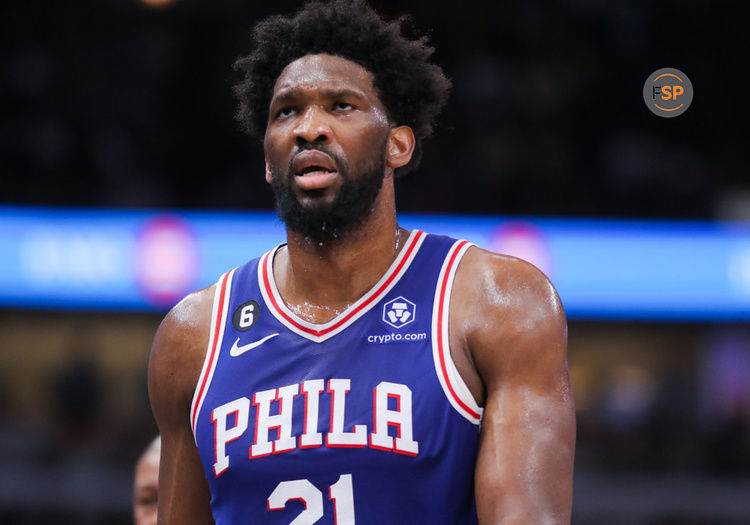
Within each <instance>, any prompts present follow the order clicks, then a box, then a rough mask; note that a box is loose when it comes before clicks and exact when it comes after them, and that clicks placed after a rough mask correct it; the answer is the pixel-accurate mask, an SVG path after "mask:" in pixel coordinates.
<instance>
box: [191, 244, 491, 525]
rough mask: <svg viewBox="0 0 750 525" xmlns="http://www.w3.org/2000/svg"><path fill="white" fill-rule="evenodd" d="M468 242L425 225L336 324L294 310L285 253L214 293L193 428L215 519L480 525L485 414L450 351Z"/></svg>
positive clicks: (243, 271) (252, 266) (299, 524)
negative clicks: (457, 283)
mask: <svg viewBox="0 0 750 525" xmlns="http://www.w3.org/2000/svg"><path fill="white" fill-rule="evenodd" d="M470 246H471V244H470V243H468V242H467V241H456V240H454V239H450V238H448V237H442V236H436V235H427V234H425V233H424V232H422V231H419V230H414V231H413V232H412V233H411V235H410V237H409V240H408V242H407V243H406V245H405V246H404V247H403V248H402V250H401V252H400V253H399V255H398V257H397V258H396V260H395V261H394V262H393V264H392V265H391V266H390V268H389V269H388V271H387V272H386V273H385V274H384V275H383V277H382V278H381V279H380V281H379V282H378V283H377V284H376V285H375V286H374V287H373V288H372V289H371V290H370V291H368V292H367V293H366V294H365V295H364V296H363V297H362V298H361V299H359V300H358V301H357V302H356V303H354V304H352V305H351V306H350V307H349V308H347V309H346V310H345V311H344V312H342V313H340V314H339V315H337V316H336V317H335V318H334V319H332V320H331V321H329V322H327V323H325V324H313V323H309V322H307V321H305V320H303V319H300V318H299V317H297V316H296V315H295V314H294V313H293V312H292V311H291V310H290V309H289V308H287V306H286V305H285V303H284V301H283V299H282V298H281V296H280V294H279V291H278V289H277V287H276V284H275V281H274V277H273V271H272V268H273V257H274V253H276V250H278V248H277V249H275V250H271V251H270V252H268V253H266V254H264V255H263V256H262V257H260V258H258V259H255V260H252V261H250V262H248V263H247V264H245V265H243V266H240V267H239V268H236V269H234V270H232V271H230V272H227V273H226V274H224V275H223V276H222V277H221V279H220V280H219V282H218V284H217V286H216V294H215V299H214V305H213V314H212V319H211V333H210V338H209V344H208V348H207V351H206V358H205V362H204V365H203V369H202V371H201V374H200V377H199V380H198V384H197V386H196V391H195V395H194V397H193V402H192V406H191V413H190V418H191V425H192V428H193V432H194V435H195V440H196V443H197V445H198V450H199V452H200V458H201V462H202V464H203V467H204V469H205V473H206V477H207V479H208V484H209V486H210V490H211V508H212V511H213V515H214V519H215V520H216V523H217V524H220V525H222V524H237V523H253V524H254V523H273V524H284V525H286V524H291V523H293V524H294V525H303V524H312V523H316V524H331V525H333V524H336V525H344V524H347V525H348V524H354V523H357V524H360V525H365V524H370V523H372V524H401V523H429V524H451V525H455V524H475V523H476V522H477V518H476V510H475V505H474V466H475V462H476V455H477V443H478V436H479V424H480V421H481V417H482V409H481V408H480V407H479V406H477V404H476V402H475V400H474V398H473V397H472V395H471V394H470V392H469V390H468V388H467V387H466V385H465V384H464V382H463V381H462V379H461V377H460V375H459V374H458V371H457V370H456V367H455V365H454V363H453V361H452V359H451V356H450V349H449V347H448V316H449V307H450V304H449V299H450V293H451V287H452V284H453V280H454V276H455V272H456V268H457V267H458V264H459V262H460V260H461V257H462V256H463V255H464V253H465V252H466V250H467V249H468V248H469V247H470Z"/></svg>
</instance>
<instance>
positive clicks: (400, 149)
mask: <svg viewBox="0 0 750 525" xmlns="http://www.w3.org/2000/svg"><path fill="white" fill-rule="evenodd" d="M413 153H414V132H413V131H412V129H411V128H410V127H409V126H397V127H395V128H392V129H391V131H390V132H389V134H388V145H387V147H386V151H385V161H386V165H387V166H388V167H389V168H393V169H396V168H401V167H402V166H406V165H407V164H409V161H410V160H411V156H412V154H413Z"/></svg>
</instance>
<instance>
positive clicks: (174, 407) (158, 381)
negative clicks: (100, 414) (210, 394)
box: [148, 316, 213, 524]
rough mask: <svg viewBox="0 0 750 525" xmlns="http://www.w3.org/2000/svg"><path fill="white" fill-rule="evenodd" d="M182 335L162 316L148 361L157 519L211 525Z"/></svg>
mask: <svg viewBox="0 0 750 525" xmlns="http://www.w3.org/2000/svg"><path fill="white" fill-rule="evenodd" d="M182 332H183V331H182V330H180V326H178V325H176V323H174V322H173V321H172V320H170V318H169V316H168V317H167V319H165V321H164V322H163V323H162V326H160V328H159V331H158V332H157V335H156V337H155V339H154V344H153V347H152V350H151V358H150V360H149V373H148V375H149V378H148V380H149V397H150V399H151V407H152V410H153V412H154V417H155V418H156V422H157V424H158V426H159V432H160V433H161V436H162V447H161V461H160V465H159V511H158V518H159V523H167V524H169V523H179V524H183V523H195V524H204V523H213V518H212V515H211V509H210V495H209V489H208V483H207V481H206V478H205V474H204V472H203V467H202V464H201V462H200V457H199V455H198V449H197V447H196V445H195V441H194V438H193V433H192V429H191V427H190V416H189V412H190V398H191V397H192V390H193V389H194V385H195V379H194V377H193V376H194V370H192V368H194V367H195V366H194V364H192V365H191V363H190V361H191V360H190V359H189V358H188V359H185V357H186V352H185V349H186V348H187V345H189V344H190V343H191V342H190V341H184V340H182V339H183V338H185V337H186V335H185V334H184V333H182ZM188 335H189V334H188ZM193 344H194V342H193ZM191 385H192V387H191Z"/></svg>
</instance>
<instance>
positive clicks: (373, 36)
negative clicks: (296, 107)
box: [234, 0, 451, 176]
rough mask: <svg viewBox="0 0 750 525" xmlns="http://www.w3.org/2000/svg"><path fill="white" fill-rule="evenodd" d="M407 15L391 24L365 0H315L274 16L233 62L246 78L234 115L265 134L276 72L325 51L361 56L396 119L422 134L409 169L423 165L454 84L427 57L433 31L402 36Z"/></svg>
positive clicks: (250, 129)
mask: <svg viewBox="0 0 750 525" xmlns="http://www.w3.org/2000/svg"><path fill="white" fill-rule="evenodd" d="M405 20H407V17H406V16H401V17H400V18H398V19H396V20H393V21H391V22H385V21H384V20H382V19H381V18H380V16H379V15H378V14H377V13H376V12H375V11H374V10H373V9H372V8H371V7H370V6H368V5H367V4H366V3H365V2H364V1H363V0H332V1H330V2H325V3H323V2H318V1H312V2H309V3H307V4H305V6H304V7H303V8H302V9H301V10H300V11H299V12H297V13H296V14H295V15H294V16H292V17H285V16H278V15H277V16H271V17H269V18H266V19H264V20H262V21H261V22H259V23H258V24H257V25H256V26H255V29H254V31H253V44H254V46H253V50H252V52H251V53H250V54H249V55H247V56H244V57H240V58H239V59H237V61H236V62H235V63H234V69H235V71H237V72H238V73H240V74H241V75H242V80H241V81H240V82H239V83H238V84H236V85H235V86H234V92H235V95H236V96H237V99H238V101H239V108H238V110H237V113H236V118H237V120H238V121H239V123H240V124H241V125H242V127H243V129H244V130H245V131H246V132H247V133H249V134H250V135H252V136H254V137H257V138H260V139H262V138H263V136H264V135H265V130H266V125H267V123H268V110H269V105H270V102H271V97H272V94H273V88H274V85H275V83H276V80H277V78H278V77H279V75H280V74H281V72H282V71H283V70H284V68H285V67H286V66H287V65H288V64H290V63H291V62H293V61H295V60H297V59H298V58H301V57H303V56H306V55H314V54H320V53H327V54H330V55H335V56H339V57H342V58H346V59H347V60H351V61H352V62H356V63H357V64H359V65H361V66H362V67H363V68H365V69H366V70H367V71H369V72H370V73H371V74H372V75H373V82H374V87H375V90H376V92H377V94H378V96H379V98H380V100H381V102H382V103H383V105H384V106H385V108H386V111H387V113H388V118H389V120H390V121H391V122H392V123H394V124H395V125H398V126H401V125H406V126H409V127H410V128H411V129H412V130H413V131H414V135H415V139H416V144H415V148H414V154H413V156H412V159H411V161H410V162H409V164H407V165H406V166H403V167H401V168H398V169H397V170H396V175H397V176H400V175H403V174H405V173H407V172H409V171H411V170H413V169H414V168H416V167H417V166H418V165H419V162H420V160H421V158H422V141H423V140H424V139H425V138H427V137H429V136H430V135H431V134H432V129H433V126H434V124H435V118H436V116H437V115H438V113H439V112H440V110H441V109H442V108H443V106H444V105H445V102H446V99H447V98H448V92H449V90H450V87H451V83H450V81H449V80H448V79H447V78H446V76H445V74H444V73H443V70H442V69H441V68H440V67H438V66H436V65H435V64H432V63H430V62H428V59H429V57H430V56H431V55H432V53H433V51H434V49H433V48H432V47H430V46H429V45H428V42H427V37H425V36H422V37H420V38H416V39H410V38H408V37H405V36H403V31H402V27H403V24H404V21H405Z"/></svg>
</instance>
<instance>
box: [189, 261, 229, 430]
mask: <svg viewBox="0 0 750 525" xmlns="http://www.w3.org/2000/svg"><path fill="white" fill-rule="evenodd" d="M235 270H236V268H235V269H234V270H230V271H228V272H227V273H225V274H224V275H222V276H221V278H219V281H218V282H217V283H216V290H215V292H214V303H213V308H212V310H211V326H210V332H209V336H208V345H207V346H206V357H205V358H204V360H203V368H202V369H201V373H200V375H199V376H198V382H197V383H196V385H195V392H194V393H193V401H192V403H191V404H190V427H191V428H192V430H193V438H196V437H197V436H196V425H197V422H198V414H199V413H200V410H201V406H202V405H203V400H204V399H205V397H206V392H208V388H209V386H210V385H211V379H212V378H213V375H214V370H215V369H216V362H217V361H218V360H219V351H220V350H221V343H222V341H223V339H224V326H225V325H226V320H227V310H228V309H229V295H230V293H229V292H230V290H231V289H232V277H233V276H234V272H235Z"/></svg>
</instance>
